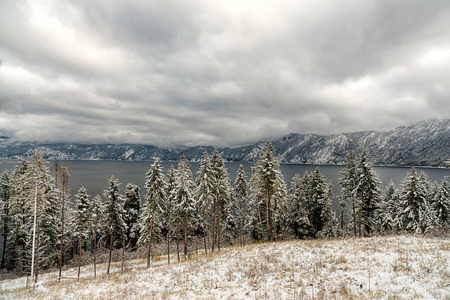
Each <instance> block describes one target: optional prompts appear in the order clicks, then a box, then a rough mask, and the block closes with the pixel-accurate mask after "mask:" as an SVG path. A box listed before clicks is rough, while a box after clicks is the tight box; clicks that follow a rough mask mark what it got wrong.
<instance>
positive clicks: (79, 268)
mask: <svg viewBox="0 0 450 300" xmlns="http://www.w3.org/2000/svg"><path fill="white" fill-rule="evenodd" d="M79 234H80V238H79V239H78V249H79V251H80V253H78V278H77V280H79V279H80V272H81V232H79Z"/></svg>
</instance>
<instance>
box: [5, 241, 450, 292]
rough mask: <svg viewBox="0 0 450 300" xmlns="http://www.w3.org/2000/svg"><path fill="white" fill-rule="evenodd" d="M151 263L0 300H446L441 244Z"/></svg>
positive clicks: (275, 248) (261, 250)
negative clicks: (167, 263)
mask: <svg viewBox="0 0 450 300" xmlns="http://www.w3.org/2000/svg"><path fill="white" fill-rule="evenodd" d="M158 263H159V264H161V265H158V264H156V263H155V264H154V267H153V268H151V269H146V268H145V262H144V261H133V262H129V265H128V271H127V272H125V273H124V274H120V273H115V275H112V276H110V277H107V276H106V275H101V276H99V277H98V278H97V279H84V280H80V281H78V282H77V281H74V280H64V281H62V282H61V283H58V282H57V281H56V277H57V274H56V273H55V274H47V275H45V276H48V277H47V279H46V278H44V276H41V279H42V281H41V282H43V284H40V285H38V287H37V288H36V290H35V291H34V293H32V292H31V291H26V290H25V289H23V288H22V287H23V283H24V282H25V281H24V279H23V278H22V279H16V280H7V281H3V282H1V283H0V293H2V294H1V295H0V298H5V299H25V298H27V299H29V298H31V299H33V298H38V299H144V298H145V299H262V298H264V299H266V298H267V299H450V241H449V240H443V239H432V238H425V237H418V236H389V237H373V238H363V239H345V240H331V241H326V240H320V241H316V240H313V241H290V242H279V243H270V244H260V245H251V246H247V247H244V248H230V249H227V250H225V251H222V252H221V253H214V254H213V255H208V256H200V257H199V258H194V259H191V260H189V261H186V262H182V263H175V264H171V265H166V264H164V263H163V262H158ZM116 266H117V267H120V264H118V265H116ZM101 268H103V269H104V266H102V267H101ZM85 270H86V271H85ZM87 270H88V268H86V269H83V271H82V272H84V273H87V272H88V271H87ZM70 272H74V274H72V275H71V276H75V274H76V272H75V270H73V271H70ZM70 272H69V273H70ZM85 275H88V274H85ZM89 275H91V274H89ZM52 276H53V277H52ZM65 276H68V275H67V274H65ZM21 280H22V281H21ZM20 282H22V283H20Z"/></svg>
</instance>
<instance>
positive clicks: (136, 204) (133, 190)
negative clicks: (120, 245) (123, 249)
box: [123, 183, 141, 249]
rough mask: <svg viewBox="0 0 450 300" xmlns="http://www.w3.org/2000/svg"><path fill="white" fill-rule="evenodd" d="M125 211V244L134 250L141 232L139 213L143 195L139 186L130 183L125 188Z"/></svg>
mask: <svg viewBox="0 0 450 300" xmlns="http://www.w3.org/2000/svg"><path fill="white" fill-rule="evenodd" d="M123 209H124V210H125V215H124V222H125V224H126V226H127V231H126V233H125V235H126V240H125V243H126V245H127V247H130V248H131V249H134V248H135V247H136V244H137V241H138V240H139V232H140V223H139V211H140V209H141V195H140V193H139V187H138V186H137V185H135V184H132V183H128V184H127V185H126V186H125V203H124V205H123Z"/></svg>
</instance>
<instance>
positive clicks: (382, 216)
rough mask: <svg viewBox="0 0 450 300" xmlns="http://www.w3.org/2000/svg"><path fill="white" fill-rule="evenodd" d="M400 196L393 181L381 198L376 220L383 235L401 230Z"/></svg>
mask: <svg viewBox="0 0 450 300" xmlns="http://www.w3.org/2000/svg"><path fill="white" fill-rule="evenodd" d="M398 206H399V195H398V192H397V189H396V187H395V184H394V182H393V181H392V180H391V181H390V182H389V183H388V185H387V186H386V188H385V192H384V195H383V196H382V197H381V201H380V205H379V207H378V209H377V211H376V219H377V221H378V225H379V231H380V232H381V233H384V232H391V231H398V230H400V228H401V224H400V220H399V217H398V215H399V210H398Z"/></svg>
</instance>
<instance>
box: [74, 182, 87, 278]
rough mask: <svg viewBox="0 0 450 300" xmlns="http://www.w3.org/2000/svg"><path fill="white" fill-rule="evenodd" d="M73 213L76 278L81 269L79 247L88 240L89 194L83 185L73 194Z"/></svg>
mask: <svg viewBox="0 0 450 300" xmlns="http://www.w3.org/2000/svg"><path fill="white" fill-rule="evenodd" d="M75 198H76V200H75V215H74V219H73V227H74V228H75V235H76V236H77V237H78V249H79V252H78V254H79V259H78V278H80V271H81V253H82V251H81V248H82V245H83V242H85V241H86V240H88V238H89V233H90V227H91V226H90V224H89V222H90V221H91V218H90V214H91V212H90V209H89V195H88V194H87V190H86V188H85V187H81V188H80V189H79V190H78V193H77V194H76V195H75Z"/></svg>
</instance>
